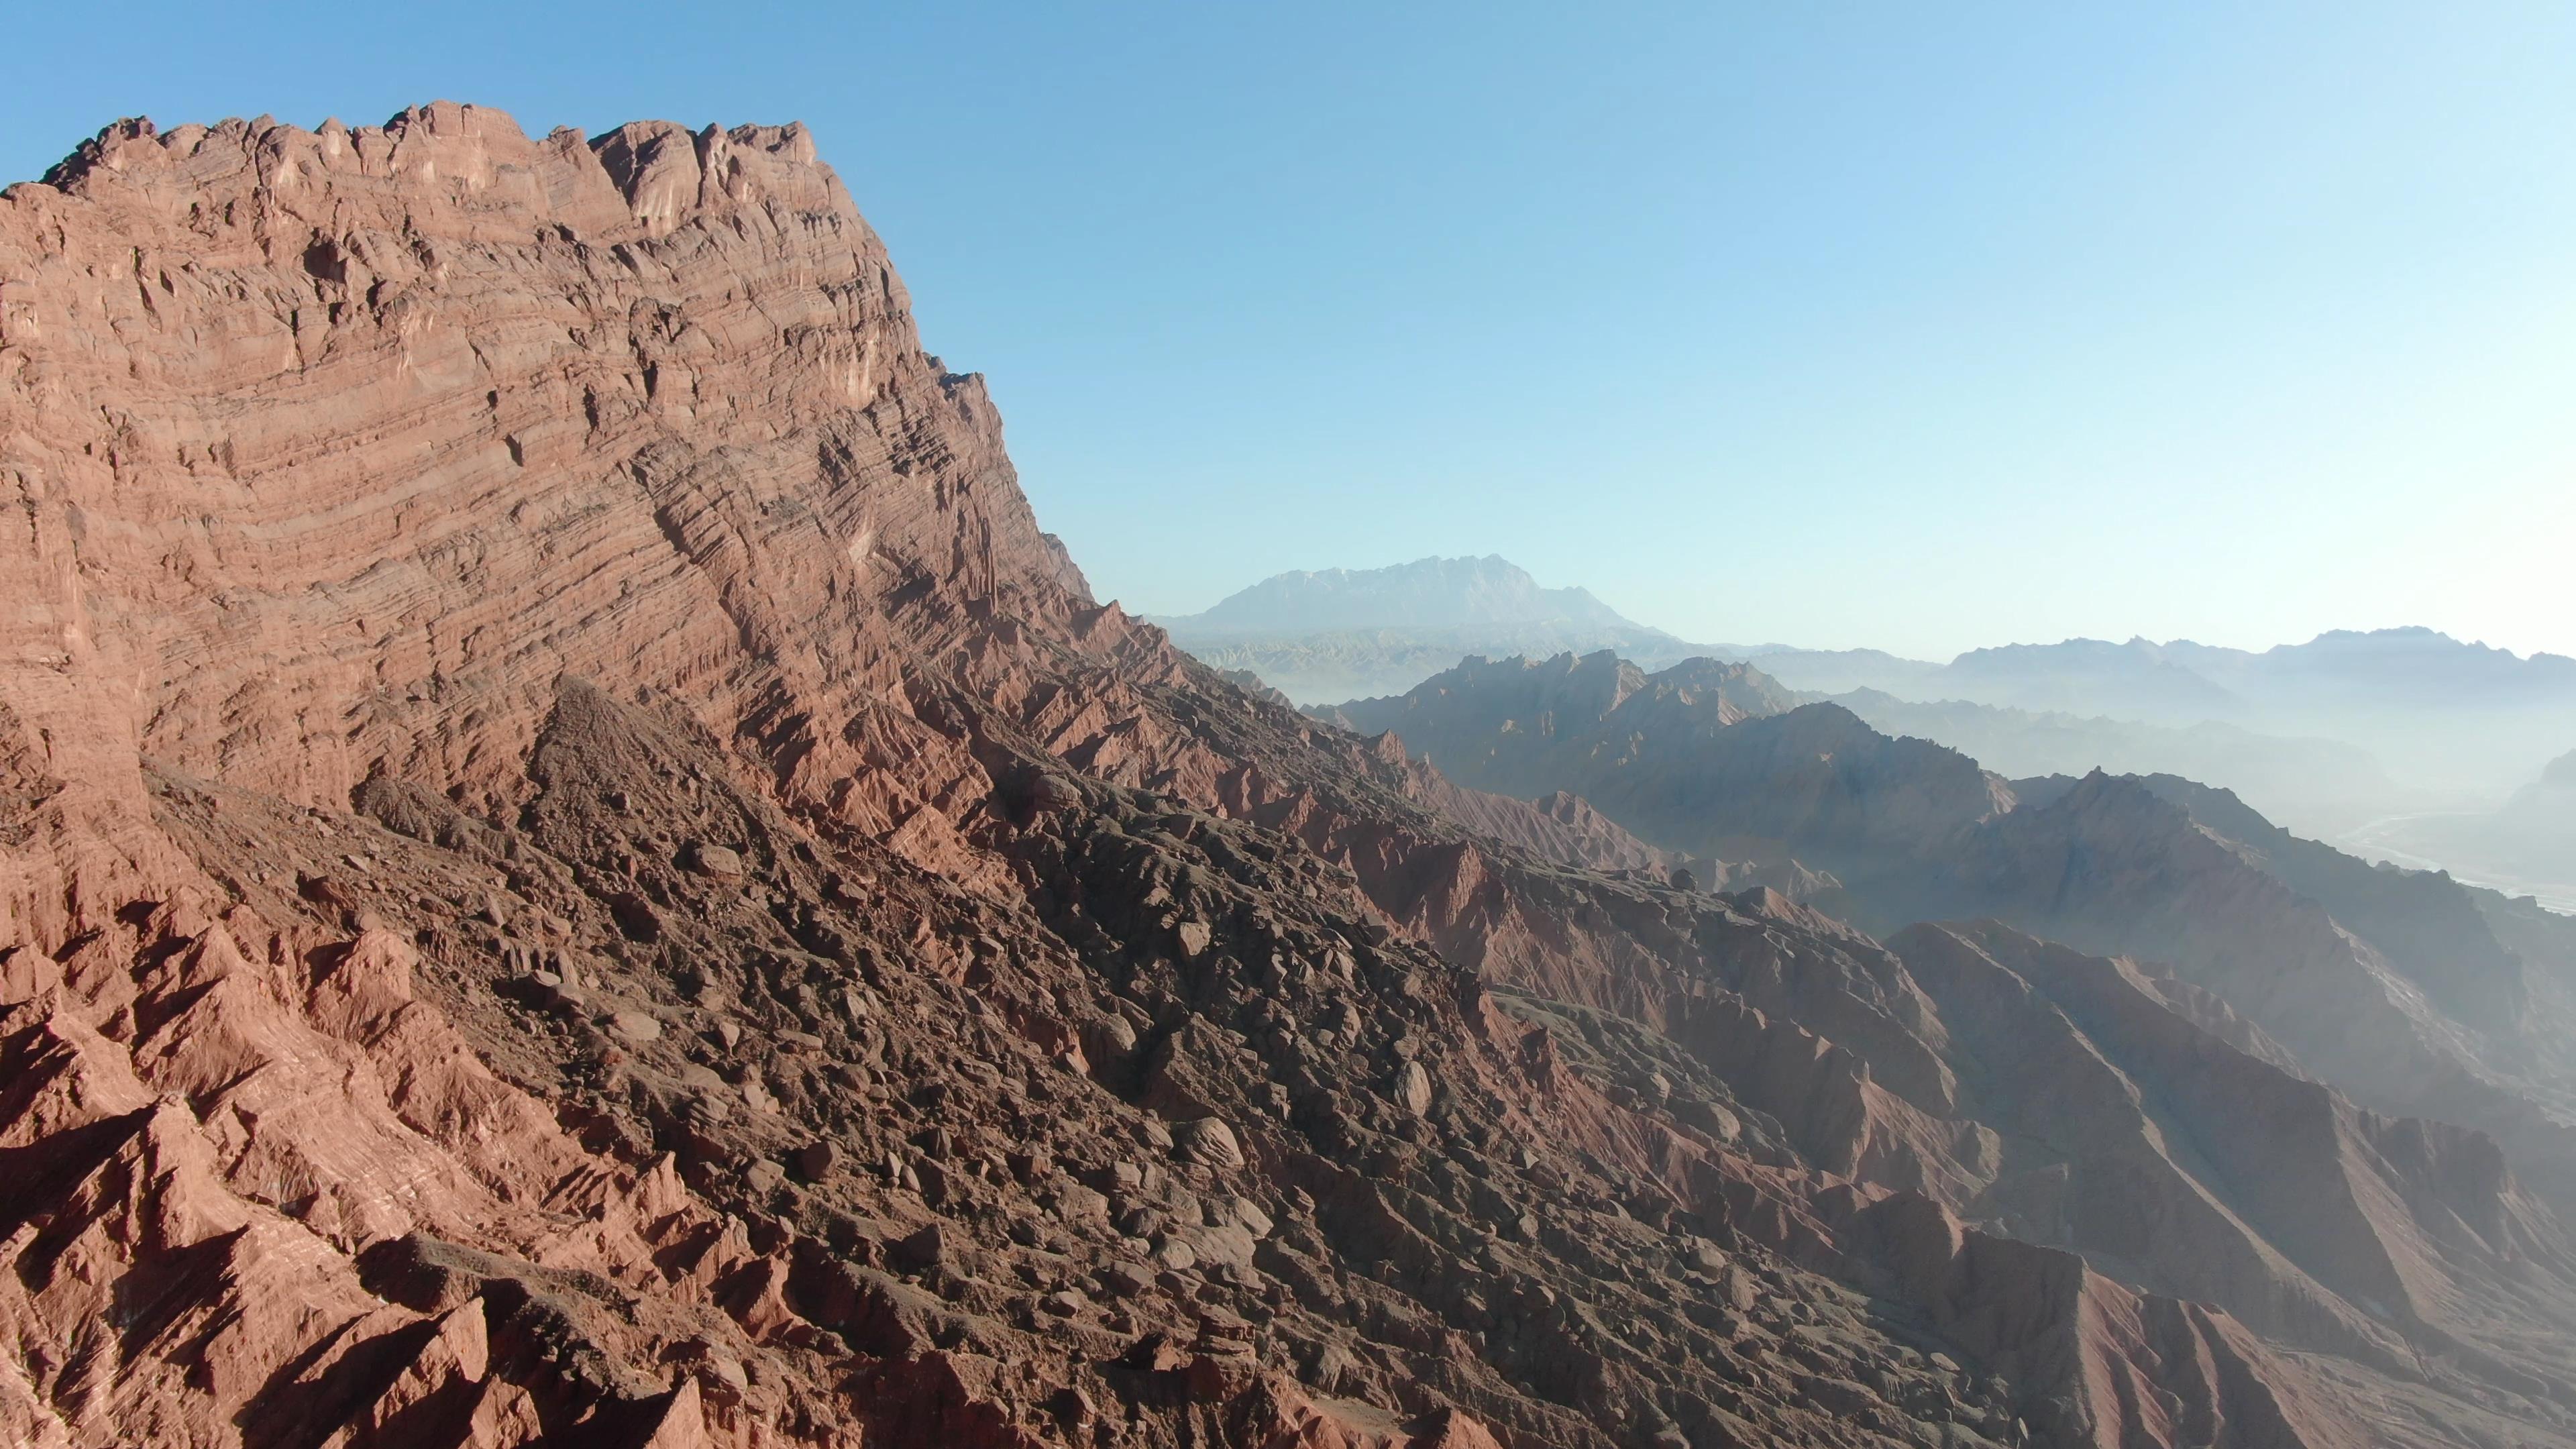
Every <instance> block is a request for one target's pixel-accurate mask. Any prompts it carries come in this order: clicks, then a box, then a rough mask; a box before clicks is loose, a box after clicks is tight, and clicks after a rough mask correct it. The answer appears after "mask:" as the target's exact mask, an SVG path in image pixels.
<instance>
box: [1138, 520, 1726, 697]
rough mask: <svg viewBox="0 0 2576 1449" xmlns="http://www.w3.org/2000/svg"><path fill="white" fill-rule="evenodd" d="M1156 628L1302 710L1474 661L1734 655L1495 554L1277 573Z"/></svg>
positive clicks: (1395, 688) (1398, 686) (1386, 690)
mask: <svg viewBox="0 0 2576 1449" xmlns="http://www.w3.org/2000/svg"><path fill="white" fill-rule="evenodd" d="M1152 622H1154V623H1157V624H1160V625H1161V626H1163V628H1165V629H1166V630H1168V631H1169V632H1170V634H1171V636H1172V639H1173V641H1174V642H1175V643H1177V644H1179V645H1180V646H1181V647H1182V648H1184V649H1187V650H1189V651H1190V653H1192V654H1193V655H1196V656H1197V657H1198V658H1200V659H1202V660H1205V661H1206V662H1207V663H1209V664H1210V665H1212V666H1214V667H1216V668H1219V669H1232V670H1242V671H1246V672H1249V673H1251V674H1254V675H1257V676H1258V677H1260V678H1261V679H1262V680H1264V681H1265V682H1267V683H1268V684H1270V685H1271V686H1273V687H1275V688H1277V689H1279V690H1280V691H1282V692H1283V693H1285V694H1287V695H1288V696H1289V697H1290V698H1292V699H1294V700H1296V701H1298V702H1300V703H1305V704H1321V703H1328V702H1330V701H1334V700H1343V699H1351V698H1355V697H1358V696H1362V695H1372V694H1390V693H1397V692H1401V691H1403V690H1406V689H1409V688H1411V687H1412V686H1413V685H1415V684H1416V683H1419V682H1420V681H1422V680H1424V679H1427V678H1429V677H1430V676H1432V675H1434V674H1437V673H1439V672H1440V671H1442V670H1444V669H1447V668H1449V667H1450V666H1451V665H1454V664H1456V663H1457V662H1458V661H1459V660H1461V659H1463V658H1465V657H1467V656H1468V655H1471V654H1485V655H1494V656H1503V655H1513V654H1539V655H1546V654H1553V653H1560V652H1565V651H1569V650H1570V651H1574V652H1579V653H1588V652H1591V651H1593V650H1596V649H1612V650H1616V651H1618V652H1619V653H1621V654H1623V655H1625V656H1627V657H1630V658H1637V659H1644V660H1648V661H1652V662H1657V663H1672V662H1675V661H1677V660H1680V659H1684V658H1688V657H1691V656H1693V655H1701V654H1710V653H1726V652H1730V651H1727V650H1724V649H1716V650H1712V649H1710V648H1708V647H1705V646H1701V645H1696V644H1691V643H1688V642H1686V641H1684V640H1681V639H1677V638H1675V637H1673V636H1672V635H1670V634H1667V633H1665V632H1663V631H1662V630H1660V629H1652V628H1648V627H1646V626H1645V625H1642V624H1638V623H1634V622H1632V621H1630V620H1628V619H1626V618H1623V617H1621V616H1620V615H1619V614H1618V612H1617V611H1615V610H1613V609H1611V608H1610V606H1609V605H1607V604H1604V603H1602V602H1601V601H1600V600H1599V599H1596V598H1594V597H1593V596H1592V595H1591V593H1590V592H1588V591H1586V590H1584V589H1580V588H1563V589H1544V588H1541V587H1539V585H1538V582H1537V581H1536V580H1535V579H1532V578H1531V577H1530V576H1529V575H1528V574H1527V573H1526V572H1524V571H1522V570H1521V569H1520V568H1518V567H1516V566H1514V565H1513V564H1511V563H1509V562H1507V561H1505V560H1503V559H1501V558H1498V557H1493V556H1487V557H1485V558H1426V559H1420V560H1417V561H1415V562H1413V563H1409V564H1398V565H1395V566H1393V567H1389V568H1381V569H1358V570H1352V569H1325V570H1322V571H1320V572H1296V573H1285V574H1279V575H1276V576H1274V577H1272V578H1268V579H1264V580H1262V581H1261V582H1260V583H1257V584H1254V585H1252V586H1251V587H1250V588H1247V589H1243V590H1241V591H1239V592H1237V593H1235V594H1232V595H1229V596H1228V597H1226V598H1225V599H1223V600H1222V601H1220V602H1218V603H1217V604H1216V605H1215V606H1214V607H1213V608H1210V609H1207V610H1205V611H1204V612H1201V613H1197V614H1190V615H1184V616H1180V617H1172V618H1164V617H1157V618H1154V619H1153V620H1152Z"/></svg>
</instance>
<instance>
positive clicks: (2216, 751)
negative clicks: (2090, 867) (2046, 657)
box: [1832, 689, 2412, 836]
mask: <svg viewBox="0 0 2576 1449" xmlns="http://www.w3.org/2000/svg"><path fill="white" fill-rule="evenodd" d="M1832 699H1833V702H1834V703H1836V704H1839V705H1842V706H1843V707H1844V708H1846V709H1849V710H1850V711H1851V712H1852V713H1854V714H1856V715H1859V716H1860V717H1861V718H1862V719H1863V720H1866V721H1868V723H1869V725H1870V727H1871V728H1872V729H1875V730H1878V731H1880V732H1881V733H1883V734H1891V735H1913V736H1916V737H1918V738H1921V739H1927V740H1933V741H1937V742H1938V743H1941V744H1944V745H1948V746H1950V747H1951V748H1952V749H1955V750H1957V751H1959V752H1960V753H1962V754H1965V755H1968V756H1970V757H1972V758H1974V759H1976V760H1977V761H1978V762H1980V763H1982V764H1984V765H1986V766H1987V767H1988V768H1990V769H1992V770H1994V771H1995V772H1996V773H1998V774H2001V775H2005V776H2010V777H2014V778H2020V777H2024V776H2035V775H2058V774H2064V775H2077V776H2081V775H2086V774H2090V773H2091V772H2092V771H2094V770H2096V769H2102V770H2107V771H2109V772H2110V773H2112V774H2115V775H2176V776H2182V777H2186V778H2189V779H2196V780H2224V781H2226V782H2227V783H2228V785H2229V786H2230V788H2232V789H2234V790H2235V791H2236V793H2238V794H2239V795H2242V796H2244V797H2245V798H2246V799H2247V800H2249V801H2251V802H2254V803H2255V804H2257V805H2258V806H2259V807H2260V808H2261V810H2262V811H2263V813H2264V814H2265V815H2266V816H2268V817H2270V818H2272V819H2275V820H2280V821H2284V822H2286V823H2288V824H2290V825H2292V826H2294V827H2296V828H2298V829H2301V830H2303V831H2305V832H2307V833H2309V834H2311V835H2317V836H2333V835H2337V834H2340V833H2342V832H2344V831H2346V830H2349V829H2351V828H2353V827H2354V826H2356V825H2359V824H2362V823H2363V822H2365V821H2367V820H2370V819H2372V818H2374V817H2376V816H2381V815H2385V814H2387V813H2389V812H2390V811H2392V810H2399V809H2403V808H2405V807H2406V806H2407V804H2408V803H2409V802H2410V800H2411V798H2412V797H2410V795H2409V794H2408V792H2407V791H2406V790H2405V789H2403V788H2402V787H2400V786H2399V785H2398V784H2397V782H2396V781H2394V780H2391V779H2389V778H2388V775H2387V772H2386V771H2384V770H2382V769H2381V768H2380V766H2379V762H2378V761H2377V760H2376V759H2374V758H2373V757H2372V756H2371V755H2370V754H2369V753H2368V752H2367V751H2365V750H2363V749H2361V748H2360V747H2358V746H2356V745H2349V744H2345V743H2343V742H2342V741H2340V740H2332V739H2319V738H2313V737H2312V738H2307V739H2292V738H2285V737H2281V736H2275V735H2265V734H2258V733H2255V732H2254V731H2252V730H2247V729H2243V728H2240V727H2238V726H2236V725H2231V724H2223V723H2219V722H2217V721H2213V720H2204V721H2202V722H2200V723H2198V724H2192V725H2181V726H2175V725H2152V724H2141V723H2138V722H2136V721H2134V720H2118V719H2110V718H2107V717H2104V716H2101V715H2089V716H2086V715H2072V714H2064V713H2057V712H2041V711H2031V710H2022V709H2011V708H2006V707H2002V706H1997V705H1986V704H1971V703H1968V702H1966V701H1964V700H1947V701H1942V702H1939V703H1929V704H1926V703H1916V702H1913V701H1909V700H1903V699H1898V698H1897V697H1896V696H1894V695H1891V694H1885V693H1882V692H1880V691H1878V690H1870V689H1860V690H1853V691H1851V692H1849V693H1847V694H1839V695H1834V696H1832Z"/></svg>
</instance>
